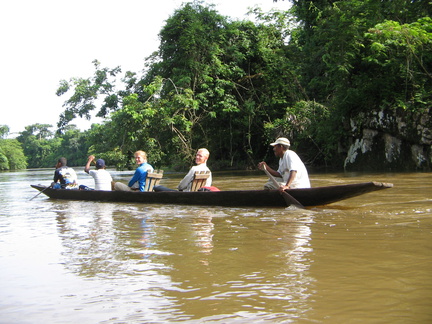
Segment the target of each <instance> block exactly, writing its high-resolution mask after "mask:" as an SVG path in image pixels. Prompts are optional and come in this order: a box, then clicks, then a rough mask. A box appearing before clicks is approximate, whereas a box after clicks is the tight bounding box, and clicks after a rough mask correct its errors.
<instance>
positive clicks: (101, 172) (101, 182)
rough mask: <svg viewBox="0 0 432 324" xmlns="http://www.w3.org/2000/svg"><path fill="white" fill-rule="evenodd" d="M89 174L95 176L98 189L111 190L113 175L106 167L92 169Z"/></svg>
mask: <svg viewBox="0 0 432 324" xmlns="http://www.w3.org/2000/svg"><path fill="white" fill-rule="evenodd" d="M89 174H90V175H91V176H92V177H93V179H94V181H95V189H96V190H106V191H110V190H111V182H112V181H113V180H112V177H111V175H110V174H109V172H108V171H107V170H105V169H98V170H90V171H89Z"/></svg>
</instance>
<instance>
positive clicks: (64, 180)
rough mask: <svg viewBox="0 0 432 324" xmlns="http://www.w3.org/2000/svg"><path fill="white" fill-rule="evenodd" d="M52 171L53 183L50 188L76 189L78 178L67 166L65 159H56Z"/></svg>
mask: <svg viewBox="0 0 432 324" xmlns="http://www.w3.org/2000/svg"><path fill="white" fill-rule="evenodd" d="M55 168H56V170H55V171H54V181H53V182H52V183H51V187H52V188H54V189H78V183H77V181H78V177H77V175H76V173H75V170H74V169H72V168H70V167H68V166H67V159H66V158H65V157H61V158H59V159H58V161H57V164H56V166H55Z"/></svg>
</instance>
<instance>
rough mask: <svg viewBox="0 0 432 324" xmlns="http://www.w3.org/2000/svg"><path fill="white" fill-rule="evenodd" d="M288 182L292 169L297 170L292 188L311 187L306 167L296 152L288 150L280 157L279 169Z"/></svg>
mask: <svg viewBox="0 0 432 324" xmlns="http://www.w3.org/2000/svg"><path fill="white" fill-rule="evenodd" d="M277 171H278V172H279V173H280V175H281V176H282V178H283V180H284V181H285V183H284V184H286V183H287V181H288V178H289V176H290V171H297V174H296V177H295V178H294V181H293V182H292V183H291V188H310V186H311V185H310V181H309V175H308V172H307V170H306V167H305V165H304V163H303V162H302V160H301V159H300V157H299V156H298V155H297V153H296V152H294V151H291V150H286V151H285V153H284V156H283V157H282V158H281V159H279V169H278V170H277Z"/></svg>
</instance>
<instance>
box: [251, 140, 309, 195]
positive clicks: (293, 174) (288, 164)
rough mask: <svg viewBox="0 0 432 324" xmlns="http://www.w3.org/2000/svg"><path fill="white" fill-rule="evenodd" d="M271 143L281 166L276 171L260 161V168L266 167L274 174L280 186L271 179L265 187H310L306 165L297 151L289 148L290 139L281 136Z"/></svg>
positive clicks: (281, 188) (282, 188)
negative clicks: (276, 185)
mask: <svg viewBox="0 0 432 324" xmlns="http://www.w3.org/2000/svg"><path fill="white" fill-rule="evenodd" d="M270 145H271V146H273V152H274V154H275V156H277V157H279V168H278V169H277V171H275V170H273V169H272V168H270V167H269V166H268V165H267V163H265V162H260V163H258V169H260V170H264V167H265V168H266V169H267V171H268V172H269V173H270V174H271V175H272V176H274V177H276V180H277V182H278V183H279V184H280V187H279V188H276V187H275V185H274V184H273V182H272V181H270V180H269V181H268V182H267V183H266V184H265V185H264V189H279V190H285V189H292V188H310V181H309V175H308V172H307V170H306V167H305V165H304V163H303V162H302V160H301V159H300V157H299V156H298V155H297V153H295V152H294V151H291V150H290V149H289V148H290V146H291V143H290V141H289V140H288V139H287V138H285V137H279V138H278V139H277V140H276V141H275V142H274V143H271V144H270Z"/></svg>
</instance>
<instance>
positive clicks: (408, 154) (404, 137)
mask: <svg viewBox="0 0 432 324" xmlns="http://www.w3.org/2000/svg"><path fill="white" fill-rule="evenodd" d="M349 128H350V133H351V137H350V139H349V150H348V153H347V157H346V159H345V164H344V167H345V169H347V170H350V169H351V170H354V169H355V170H423V171H426V170H431V169H432V117H431V108H429V109H427V110H426V111H423V112H421V113H413V112H407V111H404V110H398V111H384V110H382V111H371V112H369V113H367V114H366V113H361V114H358V115H357V116H354V117H352V118H351V119H350V123H349Z"/></svg>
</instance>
